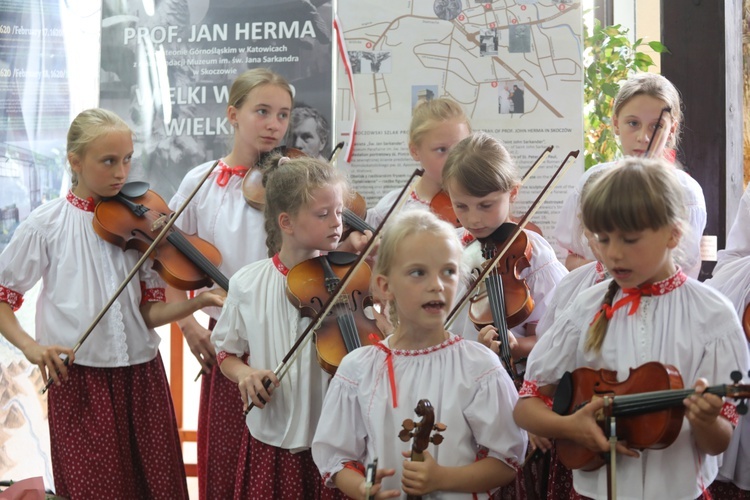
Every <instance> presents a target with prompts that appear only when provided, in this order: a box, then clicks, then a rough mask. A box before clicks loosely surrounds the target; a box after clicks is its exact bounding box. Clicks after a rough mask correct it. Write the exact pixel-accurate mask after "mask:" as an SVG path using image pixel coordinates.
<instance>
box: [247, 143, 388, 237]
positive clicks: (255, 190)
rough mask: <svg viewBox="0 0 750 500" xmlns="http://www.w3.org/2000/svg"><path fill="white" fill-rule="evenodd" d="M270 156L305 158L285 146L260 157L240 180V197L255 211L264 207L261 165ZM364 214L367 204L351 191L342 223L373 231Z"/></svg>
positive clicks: (357, 228)
mask: <svg viewBox="0 0 750 500" xmlns="http://www.w3.org/2000/svg"><path fill="white" fill-rule="evenodd" d="M272 154H280V155H282V156H286V157H288V158H292V159H293V158H300V157H303V156H307V155H306V154H305V153H304V152H303V151H302V150H299V149H296V148H290V147H287V146H279V147H278V148H275V149H272V150H271V151H268V152H266V153H262V154H261V155H260V158H259V159H258V162H257V163H256V165H255V167H253V168H251V169H250V170H249V171H248V172H247V173H246V174H245V177H244V178H243V179H242V195H243V196H244V197H245V201H246V202H247V204H248V205H250V206H251V207H253V208H254V209H256V210H263V209H264V208H265V206H266V188H265V186H264V185H263V169H262V165H263V163H264V162H265V161H266V159H267V158H268V157H269V156H271V155H272ZM366 214H367V204H366V203H365V200H364V198H362V196H361V195H360V194H359V193H357V192H356V191H352V192H351V193H350V199H349V200H347V204H346V208H344V223H345V224H346V225H348V226H349V227H350V228H352V229H354V230H356V231H359V232H361V233H364V232H365V230H368V231H374V229H373V228H372V226H370V225H369V224H368V223H367V222H365V221H364V217H365V215H366Z"/></svg>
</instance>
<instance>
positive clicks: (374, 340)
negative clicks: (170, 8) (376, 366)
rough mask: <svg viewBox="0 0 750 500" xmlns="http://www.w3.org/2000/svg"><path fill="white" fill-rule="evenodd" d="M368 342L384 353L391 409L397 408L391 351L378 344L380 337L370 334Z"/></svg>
mask: <svg viewBox="0 0 750 500" xmlns="http://www.w3.org/2000/svg"><path fill="white" fill-rule="evenodd" d="M369 339H370V342H372V344H373V345H374V346H375V347H377V348H378V349H380V350H381V351H383V352H384V353H385V363H386V365H387V366H388V381H389V382H390V384H391V396H392V398H393V407H394V408H398V398H397V397H396V375H395V373H394V371H393V351H391V350H390V349H389V348H387V347H386V346H384V345H383V344H382V343H381V342H380V337H378V336H377V335H375V334H374V333H371V334H370V335H369Z"/></svg>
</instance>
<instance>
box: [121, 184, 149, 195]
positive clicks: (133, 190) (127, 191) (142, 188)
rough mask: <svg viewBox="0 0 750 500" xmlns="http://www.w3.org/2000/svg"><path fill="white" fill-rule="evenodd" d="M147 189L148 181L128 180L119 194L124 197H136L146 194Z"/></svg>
mask: <svg viewBox="0 0 750 500" xmlns="http://www.w3.org/2000/svg"><path fill="white" fill-rule="evenodd" d="M148 190H149V184H148V182H143V181H133V182H128V183H126V184H125V185H123V186H122V189H120V194H121V195H123V196H124V197H126V198H138V197H140V196H143V195H144V194H146V192H147V191H148Z"/></svg>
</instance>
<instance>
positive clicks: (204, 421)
mask: <svg viewBox="0 0 750 500" xmlns="http://www.w3.org/2000/svg"><path fill="white" fill-rule="evenodd" d="M201 378H202V382H201V399H200V405H199V407H198V495H199V498H200V500H223V499H227V498H232V493H233V492H234V483H235V472H236V471H237V462H238V461H239V458H240V444H241V443H242V435H243V434H246V433H248V432H249V431H248V429H247V425H246V424H245V414H244V412H243V409H242V398H241V397H240V391H239V389H238V388H237V384H235V383H234V382H232V381H231V380H229V379H228V378H226V377H225V376H224V375H223V374H222V373H221V370H220V369H219V367H218V366H215V367H214V368H213V369H212V370H211V373H210V374H208V375H203V376H202V377H201Z"/></svg>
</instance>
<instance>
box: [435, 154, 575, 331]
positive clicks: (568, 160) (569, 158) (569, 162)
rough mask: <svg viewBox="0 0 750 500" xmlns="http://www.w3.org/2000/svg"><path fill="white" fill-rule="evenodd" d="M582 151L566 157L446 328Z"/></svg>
mask: <svg viewBox="0 0 750 500" xmlns="http://www.w3.org/2000/svg"><path fill="white" fill-rule="evenodd" d="M579 153H580V151H571V152H570V153H568V155H567V156H566V157H565V159H564V160H563V161H562V163H561V164H560V166H559V167H558V168H557V170H556V171H555V173H554V174H553V175H552V177H551V178H550V180H549V181H548V182H547V185H546V186H544V189H542V192H541V193H540V194H539V196H538V197H537V198H536V200H534V202H533V203H532V204H531V206H530V207H529V209H528V210H527V211H526V213H525V214H524V216H523V217H522V218H521V220H520V221H519V222H518V225H514V227H513V230H512V231H511V234H510V235H508V237H507V238H506V239H505V243H503V244H502V249H501V250H500V251H498V252H497V253H496V254H495V256H494V257H493V258H492V260H491V261H490V263H489V264H487V265H485V266H484V269H482V271H481V272H480V273H479V276H477V278H476V280H474V283H473V284H472V285H471V286H470V287H469V288H468V289H467V290H466V292H465V293H464V295H463V296H462V297H461V298H460V299H459V300H458V301H457V302H456V305H455V306H454V307H453V309H452V310H451V312H450V313H448V317H447V318H446V320H445V328H446V329H448V328H450V326H451V324H452V323H453V320H455V319H456V317H457V314H458V312H459V311H460V310H461V309H462V308H463V307H464V306H465V305H466V304H467V302H468V301H469V299H470V298H471V297H472V296H473V295H474V293H475V289H476V288H477V287H478V286H479V285H480V284H481V283H482V281H483V280H484V279H485V278H486V277H487V275H488V274H489V273H490V271H492V270H493V269H495V264H497V262H498V261H499V260H500V259H501V258H502V257H503V256H504V255H505V253H506V252H507V251H508V250H509V248H510V246H511V245H512V244H513V243H514V242H515V240H516V238H518V237H519V236H520V235H521V234H524V236H525V233H524V232H523V228H524V227H525V226H526V224H528V221H529V219H530V218H531V217H533V216H534V214H535V213H536V211H537V210H538V209H539V206H540V204H541V203H542V202H543V201H544V200H545V199H546V197H547V196H548V195H549V193H550V192H551V190H552V188H554V187H555V185H556V184H557V182H558V181H559V179H560V175H561V174H563V173H564V172H565V171H566V170H567V169H568V168H570V165H572V164H573V161H574V160H575V159H576V158H578V154H579Z"/></svg>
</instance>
